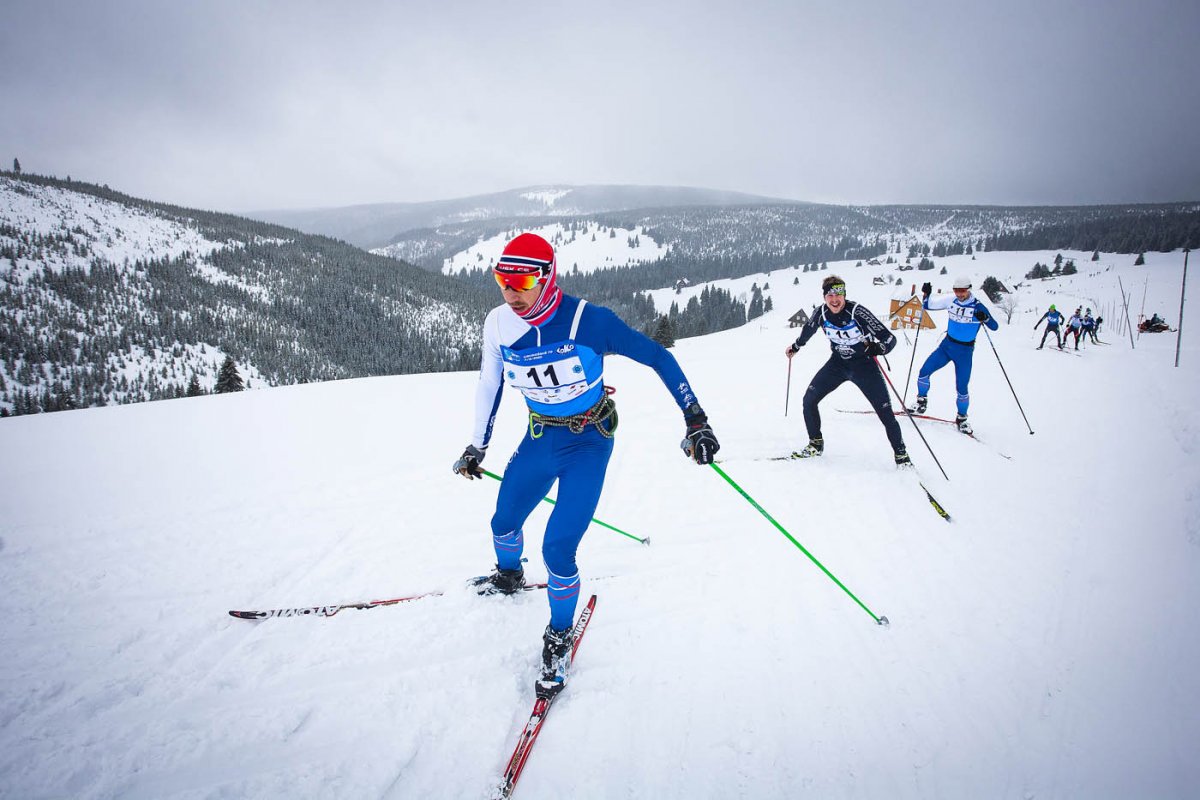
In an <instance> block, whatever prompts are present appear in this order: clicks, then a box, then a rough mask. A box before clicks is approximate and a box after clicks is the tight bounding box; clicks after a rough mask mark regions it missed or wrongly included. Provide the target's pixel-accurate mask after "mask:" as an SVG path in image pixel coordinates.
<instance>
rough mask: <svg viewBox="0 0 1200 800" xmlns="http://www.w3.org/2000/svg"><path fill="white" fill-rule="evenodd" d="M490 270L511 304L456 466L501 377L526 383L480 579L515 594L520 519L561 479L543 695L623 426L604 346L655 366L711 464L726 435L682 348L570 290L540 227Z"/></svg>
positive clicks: (558, 665) (486, 363)
mask: <svg viewBox="0 0 1200 800" xmlns="http://www.w3.org/2000/svg"><path fill="white" fill-rule="evenodd" d="M492 275H493V277H494V278H495V279H496V283H497V284H499V286H500V294H501V296H502V297H503V299H504V305H501V306H499V307H497V308H495V309H493V310H492V311H491V312H490V313H489V314H488V315H487V319H486V320H485V321H484V323H483V359H482V365H481V368H480V372H479V383H478V385H477V388H476V392H475V430H474V433H473V435H472V439H471V444H469V445H467V448H466V450H464V451H463V454H462V456H461V457H460V458H459V459H458V460H457V461H456V462H454V467H453V470H454V472H457V473H458V474H460V475H462V476H464V477H466V478H471V479H473V478H476V477H480V476H482V474H483V473H482V468H481V467H480V462H482V461H483V458H484V454H485V453H486V452H487V447H488V442H489V440H490V439H491V436H492V425H493V423H494V422H495V419H496V412H497V410H498V409H499V406H500V399H501V394H502V391H503V388H504V384H505V383H507V384H508V385H509V386H511V387H513V388H514V389H516V390H517V391H519V392H520V393H521V394H522V395H524V397H525V403H526V405H527V406H528V408H529V425H528V430H527V431H526V433H525V438H524V439H523V440H522V441H521V444H520V446H519V447H518V448H517V450H516V452H515V453H513V455H512V458H511V459H510V460H509V462H508V466H507V467H506V469H505V471H504V478H503V481H502V483H501V485H500V492H499V497H497V499H496V512H495V514H494V515H493V516H492V520H491V529H492V542H493V545H494V547H495V551H496V571H495V572H493V573H492V574H491V575H489V576H487V577H486V578H482V579H480V580H479V581H478V582H477V586H478V590H479V592H480V594H513V593H515V592H518V591H520V590H521V588H522V587H523V586H524V585H525V571H524V569H523V568H522V566H521V554H522V552H523V551H524V544H525V542H524V530H523V528H522V526H523V525H524V523H525V520H526V518H527V517H528V516H529V514H530V513H531V512H532V511H533V509H534V508H535V507H536V506H537V505H538V503H539V502H540V501H541V500H542V498H543V497H545V495H546V493H547V492H549V491H550V487H551V486H552V485H553V484H554V482H555V480H557V481H558V498H557V503H556V504H555V506H554V511H553V512H551V514H550V519H549V521H548V522H547V523H546V532H545V536H544V537H543V540H542V558H543V560H544V561H545V564H546V572H547V573H548V575H549V577H548V579H547V581H548V588H547V595H548V597H549V602H550V624H549V625H547V626H546V630H545V633H544V634H543V637H542V641H543V647H542V671H541V676H540V677H539V679H538V681H537V684H536V690H537V693H538V696H539V697H551V696H553V695H554V694H556V693H557V692H558V691H559V690H560V689H561V688H562V686H563V680H564V678H565V669H566V666H567V664H568V663H569V653H570V652H571V645H572V641H571V629H572V626H573V625H574V622H575V608H576V605H577V603H578V599H579V589H580V580H579V569H578V567H577V566H576V563H575V553H576V550H577V549H578V547H579V542H580V539H582V538H583V534H584V531H586V530H587V527H588V524H589V523H590V521H591V518H592V515H593V514H594V513H595V511H596V504H597V503H598V502H599V500H600V492H601V490H602V488H603V485H604V473H605V470H606V468H607V466H608V459H609V456H611V455H612V448H613V434H614V432H615V431H616V429H617V412H616V407H615V406H614V404H613V401H612V399H611V398H610V397H609V394H610V393H611V391H612V390H611V389H609V388H607V387H606V386H605V384H604V356H605V355H607V354H615V355H623V356H626V357H628V358H631V359H633V360H634V361H637V362H639V363H641V364H645V365H647V366H649V367H652V368H653V369H654V371H655V372H657V373H658V375H659V377H660V378H661V379H662V382H663V383H664V384H665V385H666V387H667V389H668V390H669V391H670V392H671V396H672V397H674V399H675V402H676V404H677V405H678V406H679V408H680V410H682V412H683V420H684V426H685V433H686V435H685V438H684V440H683V443H682V447H683V450H684V453H685V454H686V455H687V456H688V457H689V458H691V459H693V460H694V461H695V462H696V463H697V464H710V463H712V460H713V456H715V455H716V453H717V450H719V449H720V445H719V444H718V443H717V438H716V436H715V435H714V434H713V431H712V428H711V427H709V424H708V417H707V416H705V414H704V410H703V409H702V408H701V407H700V405H699V403H698V402H697V400H696V396H695V394H693V392H692V389H691V384H690V383H689V382H688V380H687V378H686V377H685V376H684V374H683V371H682V370H681V369H680V368H679V364H678V363H677V362H676V361H675V357H674V356H673V355H671V353H670V352H668V351H667V350H666V349H665V348H664V347H662V345H660V344H658V343H657V342H654V341H653V340H651V339H649V338H647V337H646V336H643V335H642V334H640V333H638V332H637V331H635V330H633V329H632V328H630V327H629V326H628V325H626V324H625V323H624V322H622V321H621V320H620V318H619V317H617V315H616V314H614V313H613V312H612V311H610V310H609V309H607V308H604V307H603V306H597V305H591V304H589V303H587V302H586V301H584V300H581V299H579V298H576V297H571V296H570V295H566V294H564V293H563V292H562V290H561V289H560V288H559V287H558V283H557V263H556V261H555V257H554V249H553V248H552V247H551V246H550V243H549V242H547V241H546V240H545V239H543V238H542V237H540V236H538V235H536V234H532V233H522V234H521V235H519V236H517V237H516V238H515V239H513V240H512V241H511V242H509V243H508V245H507V246H506V247H505V248H504V252H503V254H502V255H501V256H500V260H499V261H498V262H497V263H496V266H495V267H494V268H493V270H492Z"/></svg>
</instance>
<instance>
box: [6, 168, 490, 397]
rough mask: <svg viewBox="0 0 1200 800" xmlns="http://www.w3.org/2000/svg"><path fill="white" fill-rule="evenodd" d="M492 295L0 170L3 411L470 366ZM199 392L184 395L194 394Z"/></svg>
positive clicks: (293, 237)
mask: <svg viewBox="0 0 1200 800" xmlns="http://www.w3.org/2000/svg"><path fill="white" fill-rule="evenodd" d="M493 304H494V294H493V293H491V292H485V291H482V290H481V289H480V288H478V287H477V286H475V285H472V284H469V283H464V282H461V281H454V280H451V279H449V278H446V277H443V276H441V275H437V274H433V273H430V272H429V271H427V270H422V269H419V268H417V267H414V266H412V265H410V264H406V263H403V262H398V261H396V260H394V259H388V258H383V257H380V256H376V255H372V254H370V253H367V252H365V251H362V250H359V249H358V248H355V247H351V246H349V245H347V244H345V243H342V242H338V241H335V240H332V239H328V238H325V237H320V236H310V235H306V234H301V233H298V232H297V231H294V230H288V229H286V228H281V227H278V226H274V225H269V224H265V223H260V222H254V221H251V220H247V219H242V218H239V217H234V216H230V215H225V214H216V213H210V212H204V211H196V210H190V209H182V208H178V207H174V206H168V205H163V204H158V203H151V202H146V201H142V200H138V199H136V198H131V197H128V196H125V195H122V194H120V193H118V192H114V191H112V190H110V189H108V188H107V187H101V186H92V185H87V184H81V183H78V182H73V181H70V180H57V179H53V178H44V177H37V176H29V175H14V174H12V173H3V174H2V175H0V411H3V412H6V413H30V412H34V411H42V410H58V409H62V408H75V407H84V406H93V405H105V404H109V403H126V402H137V401H143V400H155V399H160V398H167V397H176V396H180V395H182V394H184V393H185V392H186V391H187V387H188V385H189V384H193V379H195V384H198V386H199V388H200V389H201V390H210V389H212V387H213V386H214V383H215V380H216V374H217V370H218V368H219V366H220V364H221V362H222V361H223V360H224V358H225V357H226V356H230V357H232V358H233V359H234V360H235V361H236V363H237V365H238V367H239V369H240V370H241V371H242V373H243V374H244V375H245V376H246V377H247V379H248V380H249V381H250V383H251V385H252V386H253V385H261V384H267V385H279V384H291V383H298V382H305V381H318V380H331V379H336V378H350V377H363V376H369V375H384V374H401V373H412V372H431V371H441V370H458V369H467V368H470V367H472V366H474V365H475V364H477V363H478V330H477V329H478V324H477V320H478V318H479V317H480V315H482V314H483V313H484V312H485V311H486V309H487V308H490V307H491V305H493ZM193 388H195V386H193Z"/></svg>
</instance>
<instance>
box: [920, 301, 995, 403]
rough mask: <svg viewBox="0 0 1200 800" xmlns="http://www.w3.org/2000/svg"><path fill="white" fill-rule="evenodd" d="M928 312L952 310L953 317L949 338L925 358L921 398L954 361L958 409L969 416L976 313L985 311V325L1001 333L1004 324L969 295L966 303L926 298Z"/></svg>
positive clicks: (947, 331)
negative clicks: (938, 372) (934, 376)
mask: <svg viewBox="0 0 1200 800" xmlns="http://www.w3.org/2000/svg"><path fill="white" fill-rule="evenodd" d="M924 306H925V309H926V310H927V311H949V312H950V318H949V321H948V322H947V323H946V335H945V336H943V337H942V341H941V342H940V343H938V346H937V348H936V349H935V350H934V351H933V352H932V353H930V354H929V358H927V359H925V363H924V364H922V365H921V371H920V372H919V373H918V374H917V396H918V397H925V396H926V395H928V394H929V383H930V377H931V376H932V375H933V373H935V372H937V371H938V370H939V369H941V368H942V367H944V366H946V365H947V364H949V363H950V362H954V383H955V389H956V390H957V391H958V396H957V398H956V406H957V408H958V414H959V416H962V417H965V416H966V415H967V407H968V406H970V404H971V395H970V392H969V391H968V386H969V384H970V383H971V362H972V360H973V358H974V355H975V337H976V336H978V335H979V320H977V319H975V312H976V310H982V311H983V313H984V314H986V315H987V318H986V321H985V322H984V324H985V325H987V326H988V328H989V329H990V330H993V331H994V330H997V329H998V328H999V327H1000V324H999V323H998V322H996V318H995V317H993V316H992V315H991V313H990V312H989V311H988V310H987V307H986V306H984V304H983V303H981V302H979V301H978V300H976V299H975V295H974V294H971V293H968V294H967V297H966V299H965V300H959V299H958V298H957V297H954V296H947V297H939V298H937V299H931V298H928V297H927V298H925V303H924Z"/></svg>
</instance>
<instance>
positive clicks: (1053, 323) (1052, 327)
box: [1033, 305, 1064, 350]
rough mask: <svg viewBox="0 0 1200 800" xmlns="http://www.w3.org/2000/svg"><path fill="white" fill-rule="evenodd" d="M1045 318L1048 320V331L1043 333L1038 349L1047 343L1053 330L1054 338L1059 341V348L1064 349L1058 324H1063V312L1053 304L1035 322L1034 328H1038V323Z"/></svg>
mask: <svg viewBox="0 0 1200 800" xmlns="http://www.w3.org/2000/svg"><path fill="white" fill-rule="evenodd" d="M1043 319H1044V320H1046V331H1045V333H1043V334H1042V341H1041V342H1040V343H1039V344H1038V346H1037V349H1038V350H1041V349H1042V346H1043V345H1045V344H1046V337H1047V336H1049V335H1050V334H1051V332H1053V333H1054V340H1055V341H1056V342H1057V343H1058V349H1059V350H1062V349H1063V340H1062V336H1060V335H1059V332H1058V326H1059V325H1061V324H1062V321H1063V319H1064V317H1063V314H1062V312H1061V311H1059V310H1058V309H1057V308H1055V307H1054V306H1053V305H1051V306H1050V310H1049V311H1047V312H1046V313H1045V314H1042V316H1041V318H1039V319H1038V321H1037V322H1035V323H1033V329H1034V330H1035V331H1036V330H1037V329H1038V325H1041V324H1042V320H1043Z"/></svg>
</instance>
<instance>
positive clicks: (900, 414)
mask: <svg viewBox="0 0 1200 800" xmlns="http://www.w3.org/2000/svg"><path fill="white" fill-rule="evenodd" d="M838 411H840V412H842V413H843V414H874V413H875V412H874V411H859V410H857V409H853V410H852V409H847V408H839V409H838ZM892 413H893V414H895V415H896V416H897V417H906V416H909V415H910V414H909V413H908V412H904V411H893V412H892ZM911 416H912V418H913V419H924V420H928V421H929V422H944V423H945V424H947V425H953V426H954V429H955V430H958V423H957V422H955V421H954V420H952V419H946V418H944V417H931V416H929V415H928V414H911ZM958 432H959V433H962V431H958ZM963 435H964V436H968V437H970V438H972V439H974V440H975V441H977V442H979V443H980V444H987V442H985V441H983V440H982V439H980V438H979V437H978V436H976V435H975V434H974V433H966V434H963ZM995 453H996V455H998V456H1000V457H1001V458H1007V459H1008V460H1009V461H1011V460H1012V456H1010V455H1008V454H1007V453H1002V452H1000V451H999V450H996V451H995Z"/></svg>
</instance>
